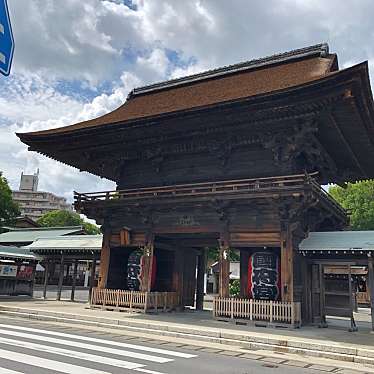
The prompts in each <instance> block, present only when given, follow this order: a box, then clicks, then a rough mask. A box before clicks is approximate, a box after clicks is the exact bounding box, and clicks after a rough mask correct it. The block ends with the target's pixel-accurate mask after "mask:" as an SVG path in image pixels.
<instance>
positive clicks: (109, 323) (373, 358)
mask: <svg viewBox="0 0 374 374" xmlns="http://www.w3.org/2000/svg"><path fill="white" fill-rule="evenodd" d="M0 314H2V315H9V316H13V317H21V318H27V319H33V320H40V321H50V322H60V323H69V324H82V325H86V326H97V327H111V328H113V327H114V328H116V329H121V330H129V331H132V332H140V333H154V334H156V335H161V336H169V337H175V338H184V339H190V340H195V341H203V342H204V341H205V342H210V343H221V344H226V345H231V346H235V347H239V348H244V349H255V350H256V349H262V350H263V349H265V350H268V351H272V352H278V353H291V354H298V355H303V356H309V357H321V358H327V359H333V360H340V361H345V362H354V363H360V364H368V365H374V347H373V350H368V349H361V348H352V347H348V346H340V345H331V344H329V345H327V344H318V343H315V342H308V341H303V340H300V341H295V340H285V339H277V338H274V337H267V338H265V337H259V336H255V335H253V336H252V335H242V334H240V333H238V332H233V331H232V332H230V331H225V330H217V331H215V330H204V331H202V330H201V329H198V328H196V327H188V326H175V325H174V326H173V325H162V324H161V325H160V324H157V323H149V322H143V321H128V320H118V319H110V318H105V317H91V316H90V317H88V316H82V315H77V314H70V313H63V312H51V311H40V310H37V309H26V308H19V307H9V306H3V305H0Z"/></svg>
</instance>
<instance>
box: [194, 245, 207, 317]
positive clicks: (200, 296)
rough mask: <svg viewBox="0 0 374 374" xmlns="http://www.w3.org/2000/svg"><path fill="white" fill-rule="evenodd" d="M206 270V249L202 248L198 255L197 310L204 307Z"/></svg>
mask: <svg viewBox="0 0 374 374" xmlns="http://www.w3.org/2000/svg"><path fill="white" fill-rule="evenodd" d="M205 271H206V251H205V249H202V250H201V252H200V253H199V255H198V256H197V277H196V310H203V309H204V280H205Z"/></svg>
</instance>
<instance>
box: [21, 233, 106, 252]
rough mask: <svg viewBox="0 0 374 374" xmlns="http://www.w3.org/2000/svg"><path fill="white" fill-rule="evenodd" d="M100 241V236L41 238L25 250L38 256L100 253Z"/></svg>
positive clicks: (101, 237)
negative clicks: (86, 252) (53, 253)
mask: <svg viewBox="0 0 374 374" xmlns="http://www.w3.org/2000/svg"><path fill="white" fill-rule="evenodd" d="M102 241H103V236H102V235H69V236H59V237H54V238H41V239H38V240H36V241H34V242H33V243H32V244H30V245H28V246H27V248H29V249H30V250H32V251H33V252H35V253H40V254H41V253H45V252H46V251H48V252H50V251H58V252H61V251H62V252H82V251H94V252H100V251H101V246H102Z"/></svg>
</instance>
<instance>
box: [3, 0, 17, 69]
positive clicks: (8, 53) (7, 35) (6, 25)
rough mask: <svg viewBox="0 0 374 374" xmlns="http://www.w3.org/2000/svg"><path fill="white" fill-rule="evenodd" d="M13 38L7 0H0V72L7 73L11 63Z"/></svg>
mask: <svg viewBox="0 0 374 374" xmlns="http://www.w3.org/2000/svg"><path fill="white" fill-rule="evenodd" d="M13 51H14V40H13V34H12V27H11V25H10V18H9V12H8V5H7V0H0V73H2V74H4V75H9V73H10V67H11V65H12V58H13Z"/></svg>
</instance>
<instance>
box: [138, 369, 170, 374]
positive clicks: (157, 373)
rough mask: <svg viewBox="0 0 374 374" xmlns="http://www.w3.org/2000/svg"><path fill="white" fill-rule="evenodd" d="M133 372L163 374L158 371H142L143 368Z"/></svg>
mask: <svg viewBox="0 0 374 374" xmlns="http://www.w3.org/2000/svg"><path fill="white" fill-rule="evenodd" d="M134 370H135V371H140V372H142V373H146V374H164V373H160V372H159V371H154V370H148V369H143V368H138V369H134Z"/></svg>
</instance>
